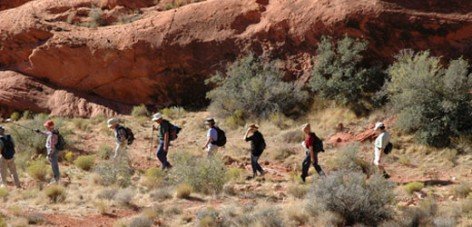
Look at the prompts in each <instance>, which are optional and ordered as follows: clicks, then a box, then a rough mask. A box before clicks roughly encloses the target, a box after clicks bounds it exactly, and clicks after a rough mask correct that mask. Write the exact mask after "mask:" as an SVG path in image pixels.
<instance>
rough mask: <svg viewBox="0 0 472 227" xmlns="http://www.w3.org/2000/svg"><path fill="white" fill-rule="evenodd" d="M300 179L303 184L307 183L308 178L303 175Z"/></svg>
mask: <svg viewBox="0 0 472 227" xmlns="http://www.w3.org/2000/svg"><path fill="white" fill-rule="evenodd" d="M300 177H301V178H302V181H303V183H305V182H306V176H304V175H303V174H302V175H300Z"/></svg>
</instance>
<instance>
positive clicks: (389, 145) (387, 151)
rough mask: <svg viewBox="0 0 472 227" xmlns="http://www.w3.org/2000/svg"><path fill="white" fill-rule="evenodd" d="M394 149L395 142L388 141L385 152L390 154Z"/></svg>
mask: <svg viewBox="0 0 472 227" xmlns="http://www.w3.org/2000/svg"><path fill="white" fill-rule="evenodd" d="M392 150H393V144H392V143H390V142H389V143H387V146H385V149H384V153H385V154H390V153H391V152H392Z"/></svg>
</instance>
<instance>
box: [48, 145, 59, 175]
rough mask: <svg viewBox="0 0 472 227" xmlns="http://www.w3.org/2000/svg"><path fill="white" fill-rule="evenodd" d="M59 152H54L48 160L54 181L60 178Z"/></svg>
mask: <svg viewBox="0 0 472 227" xmlns="http://www.w3.org/2000/svg"><path fill="white" fill-rule="evenodd" d="M58 153H59V152H58V151H54V152H53V153H52V155H51V156H50V158H49V162H50V163H51V168H52V173H53V175H54V180H56V181H59V179H60V178H61V173H60V172H59V154H58Z"/></svg>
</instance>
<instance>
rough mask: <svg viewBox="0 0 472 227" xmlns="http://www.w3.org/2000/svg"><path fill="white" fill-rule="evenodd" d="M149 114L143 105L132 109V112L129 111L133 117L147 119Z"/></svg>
mask: <svg viewBox="0 0 472 227" xmlns="http://www.w3.org/2000/svg"><path fill="white" fill-rule="evenodd" d="M150 114H151V113H150V112H149V111H148V109H147V107H146V106H145V105H144V104H141V105H139V106H135V107H133V110H132V111H131V115H132V116H133V117H149V116H150Z"/></svg>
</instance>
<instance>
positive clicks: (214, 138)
mask: <svg viewBox="0 0 472 227" xmlns="http://www.w3.org/2000/svg"><path fill="white" fill-rule="evenodd" d="M205 125H206V127H207V128H208V132H207V140H206V143H205V146H203V150H206V151H207V152H208V157H211V156H213V155H215V154H216V152H218V149H219V148H220V147H223V146H224V145H225V144H226V135H225V132H224V131H223V130H221V129H220V128H218V127H217V126H216V123H215V119H213V118H207V119H206V120H205Z"/></svg>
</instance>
